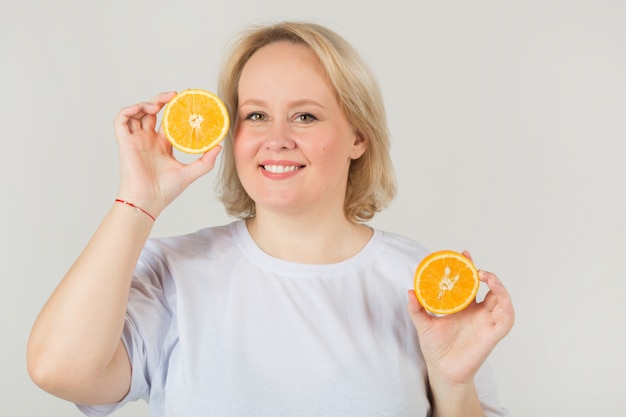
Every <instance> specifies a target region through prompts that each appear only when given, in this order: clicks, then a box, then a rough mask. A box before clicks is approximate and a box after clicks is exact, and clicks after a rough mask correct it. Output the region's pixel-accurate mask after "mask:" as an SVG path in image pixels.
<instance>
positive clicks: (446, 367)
mask: <svg viewBox="0 0 626 417" xmlns="http://www.w3.org/2000/svg"><path fill="white" fill-rule="evenodd" d="M463 255H465V256H466V257H468V258H469V259H471V256H470V254H469V253H468V252H467V251H465V252H463ZM478 276H479V278H480V280H481V281H482V282H485V283H486V284H487V286H488V287H489V292H488V293H487V295H486V296H485V298H484V300H483V301H482V302H480V303H477V302H476V301H473V302H472V303H471V304H470V305H469V306H468V307H466V308H465V309H464V310H462V311H460V312H458V313H455V314H451V315H447V316H441V317H437V316H432V315H431V314H429V313H428V312H427V311H426V310H424V308H423V307H422V306H421V305H420V303H419V302H418V301H417V298H416V297H415V293H414V292H413V291H412V290H410V291H409V304H408V310H409V315H410V316H411V319H412V321H413V324H414V325H415V328H416V330H417V332H418V335H419V340H420V346H421V349H422V354H423V355H424V360H425V362H426V366H427V368H428V375H429V378H430V379H431V380H434V379H436V380H438V381H439V382H444V383H445V384H446V385H450V386H454V385H467V384H471V383H472V382H473V378H474V375H475V374H476V372H477V371H478V369H479V368H480V367H481V366H482V364H483V363H484V362H485V360H486V359H487V357H488V356H489V354H490V353H491V351H492V350H493V349H494V347H495V346H496V345H497V344H498V342H499V341H500V340H501V339H502V338H503V337H504V336H506V335H507V333H508V332H509V330H511V328H512V327H513V322H514V319H515V313H514V310H513V304H512V302H511V297H510V296H509V293H508V291H507V290H506V288H504V286H503V285H502V283H501V282H500V280H499V279H498V277H496V276H495V275H494V274H492V273H490V272H485V271H479V275H478Z"/></svg>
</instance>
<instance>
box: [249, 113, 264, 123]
mask: <svg viewBox="0 0 626 417" xmlns="http://www.w3.org/2000/svg"><path fill="white" fill-rule="evenodd" d="M265 119H266V117H265V115H264V114H263V113H259V112H252V113H250V114H248V115H247V116H246V117H245V120H251V121H253V122H258V121H261V120H265Z"/></svg>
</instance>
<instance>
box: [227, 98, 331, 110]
mask: <svg viewBox="0 0 626 417" xmlns="http://www.w3.org/2000/svg"><path fill="white" fill-rule="evenodd" d="M266 104H267V103H266V102H265V101H263V100H259V99H255V98H250V99H247V100H244V101H241V102H239V106H248V105H253V106H264V105H266ZM305 104H310V105H314V106H317V107H320V108H324V106H322V105H321V104H320V103H318V102H317V101H315V100H312V99H309V98H303V99H298V100H293V101H290V102H289V106H290V107H291V106H301V105H305Z"/></svg>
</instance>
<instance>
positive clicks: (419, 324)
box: [407, 290, 433, 333]
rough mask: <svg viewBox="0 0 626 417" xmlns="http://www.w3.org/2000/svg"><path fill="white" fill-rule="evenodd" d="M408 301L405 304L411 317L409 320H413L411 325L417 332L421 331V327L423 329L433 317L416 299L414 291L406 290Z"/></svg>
mask: <svg viewBox="0 0 626 417" xmlns="http://www.w3.org/2000/svg"><path fill="white" fill-rule="evenodd" d="M407 293H408V297H409V303H408V306H407V310H408V312H409V316H410V317H411V321H413V325H414V326H415V329H416V330H417V332H418V333H421V332H422V330H423V329H425V328H426V327H427V326H428V325H429V323H430V322H431V321H432V319H433V317H432V316H431V315H430V314H428V312H427V311H426V310H424V307H422V305H421V304H420V303H419V301H417V297H416V296H415V291H413V290H408V291H407Z"/></svg>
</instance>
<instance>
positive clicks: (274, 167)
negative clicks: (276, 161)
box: [263, 165, 300, 174]
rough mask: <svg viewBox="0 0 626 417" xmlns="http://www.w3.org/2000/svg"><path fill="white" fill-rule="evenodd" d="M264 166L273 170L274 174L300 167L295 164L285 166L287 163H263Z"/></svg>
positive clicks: (268, 169) (270, 170)
mask: <svg viewBox="0 0 626 417" xmlns="http://www.w3.org/2000/svg"><path fill="white" fill-rule="evenodd" d="M263 168H264V169H265V170H266V171H269V172H271V173H272V174H283V173H285V172H293V171H295V170H297V169H300V167H298V166H295V165H289V166H285V165H263Z"/></svg>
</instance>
